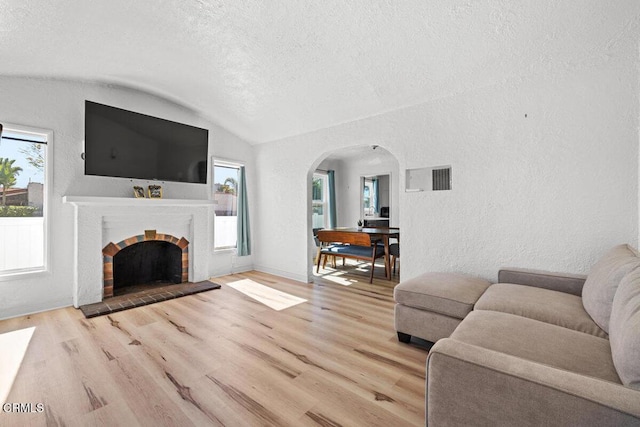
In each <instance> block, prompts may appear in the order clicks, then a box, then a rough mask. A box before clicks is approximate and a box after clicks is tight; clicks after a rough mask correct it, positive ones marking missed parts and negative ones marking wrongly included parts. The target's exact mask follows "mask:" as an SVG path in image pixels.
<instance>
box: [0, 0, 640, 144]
mask: <svg viewBox="0 0 640 427" xmlns="http://www.w3.org/2000/svg"><path fill="white" fill-rule="evenodd" d="M639 5H640V2H639V1H637V0H616V1H611V2H607V1H601V0H580V1H557V0H531V1H518V2H512V1H506V0H484V1H482V2H471V1H446V2H441V1H425V0H419V1H418V0H405V1H393V0H386V1H385V0H350V1H344V0H324V1H296V0H269V1H258V0H231V1H222V0H220V1H207V0H197V1H196V0H165V1H157V0H134V1H132V0H93V1H87V0H75V1H74V0H56V1H43V0H2V1H1V2H0V75H21V76H33V77H44V78H62V79H79V80H89V81H97V82H104V83H114V84H120V85H124V86H128V87H134V88H138V89H141V90H144V91H148V92H151V93H155V94H158V95H160V96H163V97H166V98H168V99H171V100H173V101H176V102H178V103H181V104H183V105H186V106H188V107H190V108H193V109H195V110H196V111H198V112H200V113H201V114H202V115H203V116H205V117H207V118H210V119H212V120H214V121H215V122H217V123H219V124H220V125H221V126H223V127H225V128H227V129H228V130H230V131H231V132H233V133H236V134H237V135H239V136H241V137H243V138H245V139H247V140H248V141H249V142H253V143H258V142H265V141H271V140H275V139H279V138H283V137H286V136H291V135H296V134H301V133H305V132H309V131H313V130H316V129H321V128H325V127H329V126H333V125H336V124H339V123H344V122H348V121H352V120H355V119H358V118H363V117H368V116H372V115H376V114H380V113H383V112H386V111H391V110H395V109H398V108H402V107H406V106H409V105H414V104H418V103H421V102H426V101H428V100H431V99H436V98H440V97H443V96H449V95H453V94H456V93H460V92H463V91H467V90H472V89H473V88H476V87H482V86H486V85H491V84H496V83H503V82H507V81H510V80H513V79H519V78H523V77H526V76H531V75H535V74H538V73H541V72H554V70H558V69H568V68H571V67H579V66H581V64H584V63H588V62H590V61H594V60H606V57H607V56H608V55H615V54H616V52H617V50H618V49H620V45H621V44H622V43H626V40H627V39H629V38H630V37H637V28H638V10H639V8H640V6H639ZM630 34H632V35H631V36H630ZM636 42H637V39H636Z"/></svg>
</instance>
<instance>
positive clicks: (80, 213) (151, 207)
mask: <svg viewBox="0 0 640 427" xmlns="http://www.w3.org/2000/svg"><path fill="white" fill-rule="evenodd" d="M62 201H63V202H64V203H65V204H68V205H71V206H73V208H74V210H75V215H74V221H75V227H74V239H75V242H74V243H75V251H74V252H75V254H74V255H75V262H74V267H75V271H74V292H73V293H74V295H73V302H74V305H75V306H76V307H79V306H80V305H85V304H92V303H94V302H99V301H102V296H103V283H104V282H103V265H102V264H103V256H102V248H103V247H104V246H105V245H106V244H108V243H109V242H113V243H116V242H118V241H120V240H123V239H126V238H129V237H132V236H136V235H140V234H143V233H144V232H145V230H150V229H153V230H157V231H158V232H159V233H163V234H169V235H172V236H174V237H176V238H182V237H184V238H186V239H187V241H189V281H191V282H199V281H202V280H206V279H208V278H209V274H208V273H209V248H210V247H211V246H212V245H213V233H212V231H213V230H212V227H213V222H214V206H215V204H214V201H213V200H189V199H142V198H140V199H137V198H134V197H98V196H64V197H63V198H62Z"/></svg>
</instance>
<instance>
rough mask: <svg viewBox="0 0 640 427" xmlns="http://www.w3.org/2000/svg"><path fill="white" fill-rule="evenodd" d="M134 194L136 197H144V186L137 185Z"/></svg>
mask: <svg viewBox="0 0 640 427" xmlns="http://www.w3.org/2000/svg"><path fill="white" fill-rule="evenodd" d="M133 195H134V196H135V197H136V199H144V198H145V195H144V188H142V187H139V186H137V185H135V186H134V187H133Z"/></svg>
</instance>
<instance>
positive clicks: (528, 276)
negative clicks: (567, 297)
mask: <svg viewBox="0 0 640 427" xmlns="http://www.w3.org/2000/svg"><path fill="white" fill-rule="evenodd" d="M586 279H587V276H585V275H583V274H569V273H552V272H550V271H543V270H528V269H524V268H501V269H500V271H499V272H498V283H515V284H517V285H528V286H535V287H537V288H545V289H551V290H553V291H559V292H565V293H568V294H573V295H577V296H581V295H582V286H583V285H584V282H585V280H586Z"/></svg>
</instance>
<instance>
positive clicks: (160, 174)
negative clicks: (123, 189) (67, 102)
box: [84, 101, 209, 184]
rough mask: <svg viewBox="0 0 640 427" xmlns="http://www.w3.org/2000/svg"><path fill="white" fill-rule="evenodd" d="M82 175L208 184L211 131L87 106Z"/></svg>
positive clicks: (106, 107)
mask: <svg viewBox="0 0 640 427" xmlns="http://www.w3.org/2000/svg"><path fill="white" fill-rule="evenodd" d="M84 119H85V123H84V141H85V154H84V156H85V157H84V159H85V160H84V173H85V175H98V176H110V177H120V178H133V179H144V180H158V181H177V182H190V183H197V184H206V183H207V160H208V146H209V131H208V130H207V129H201V128H197V127H194V126H189V125H185V124H182V123H176V122H172V121H169V120H165V119H160V118H157V117H152V116H147V115H145V114H140V113H135V112H133V111H127V110H123V109H121V108H116V107H110V106H108V105H102V104H98V103H95V102H91V101H85V116H84Z"/></svg>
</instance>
